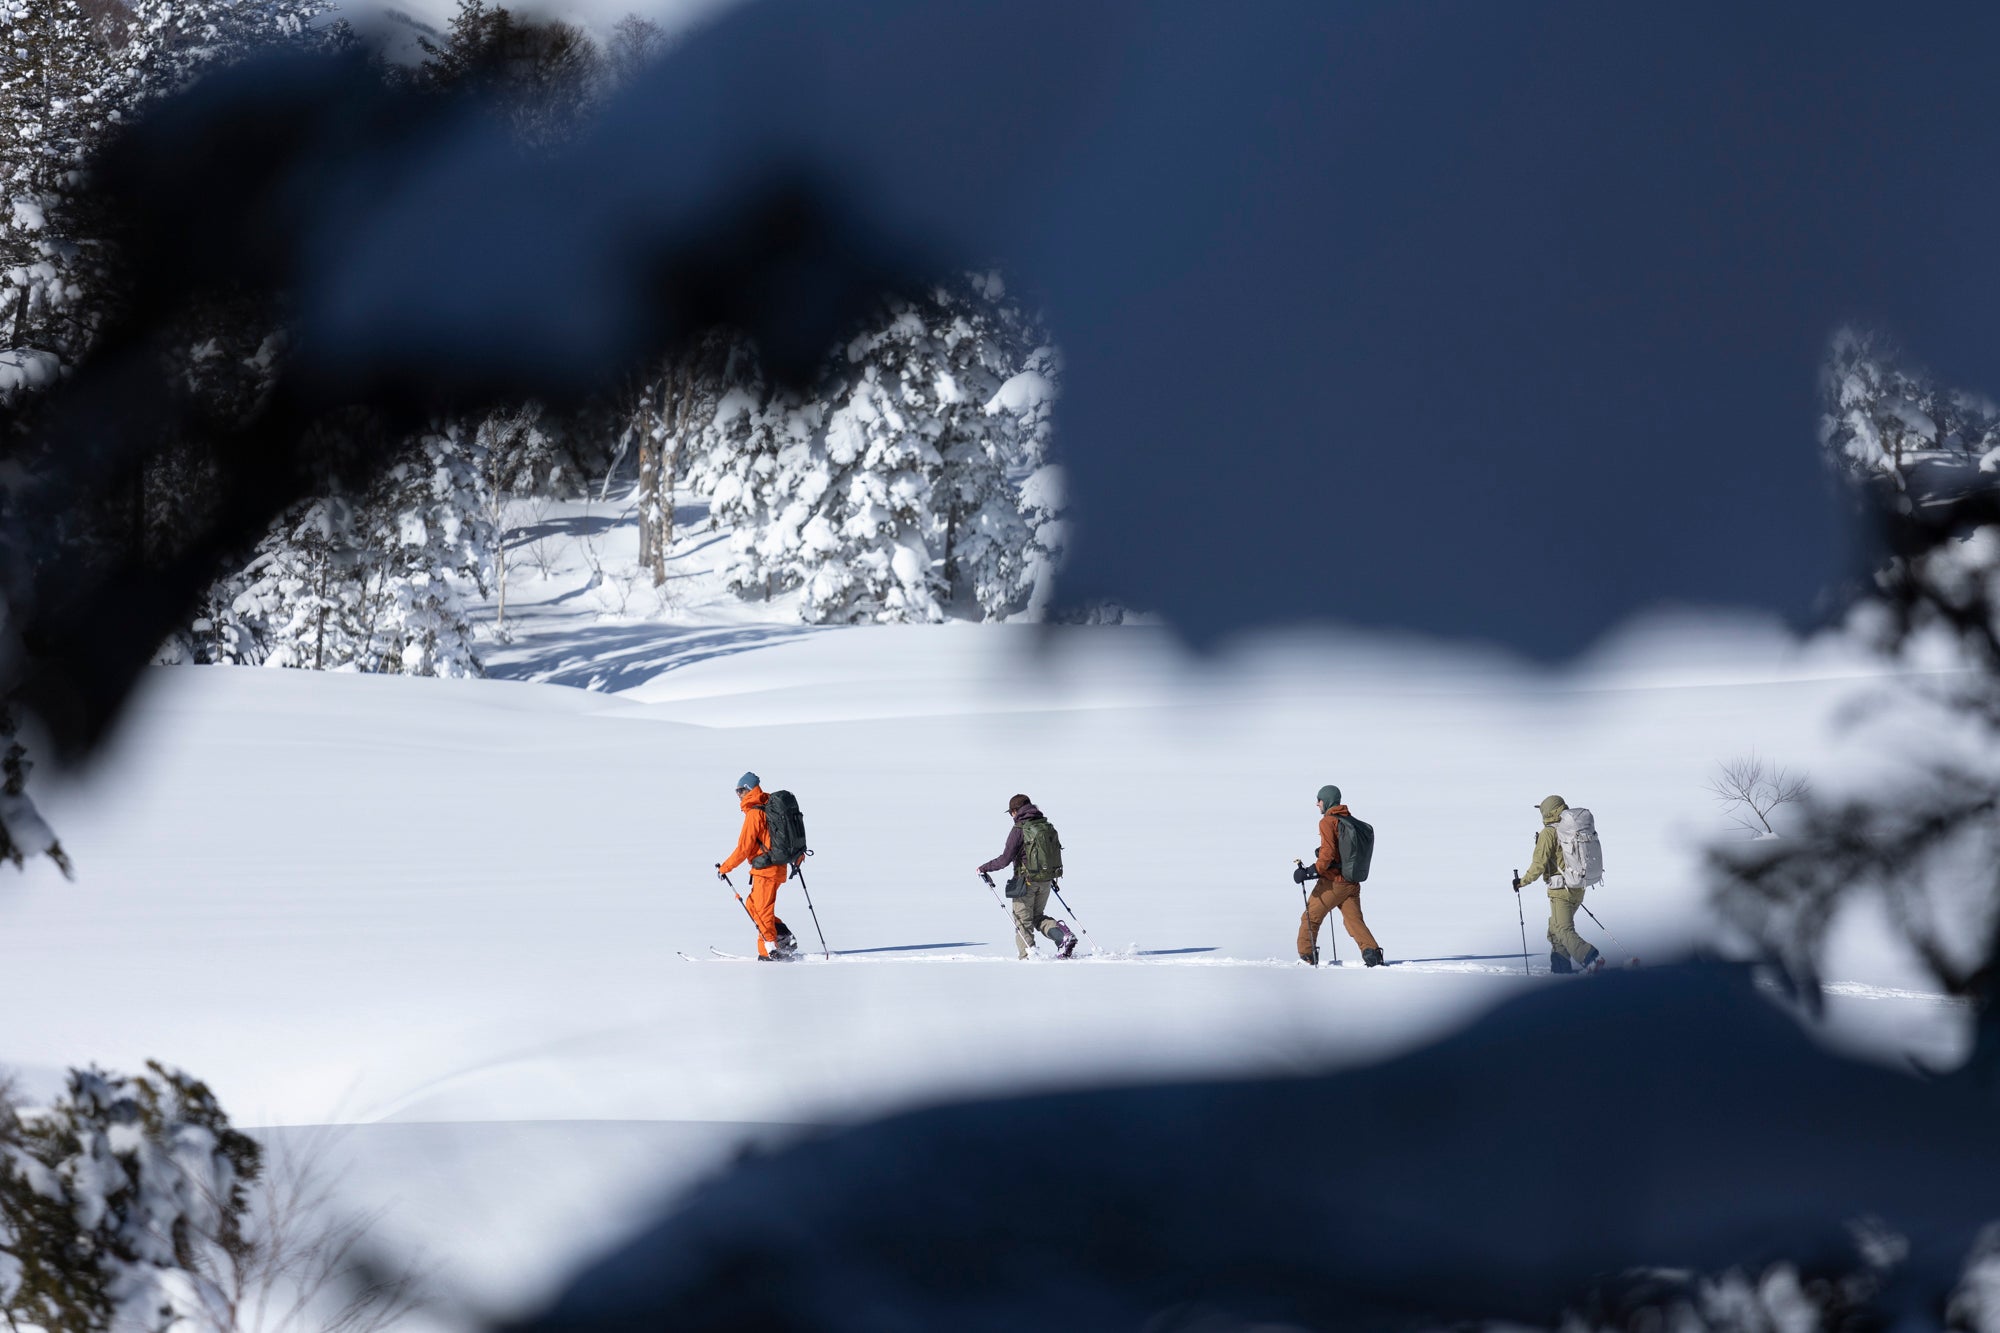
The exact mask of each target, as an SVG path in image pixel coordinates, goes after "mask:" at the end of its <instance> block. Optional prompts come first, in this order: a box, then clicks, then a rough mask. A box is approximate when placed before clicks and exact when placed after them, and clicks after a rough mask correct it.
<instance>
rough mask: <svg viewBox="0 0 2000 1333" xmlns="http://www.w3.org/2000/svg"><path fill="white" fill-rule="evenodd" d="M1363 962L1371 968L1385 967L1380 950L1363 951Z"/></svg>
mask: <svg viewBox="0 0 2000 1333" xmlns="http://www.w3.org/2000/svg"><path fill="white" fill-rule="evenodd" d="M1361 961H1362V962H1364V963H1366V964H1367V965H1368V966H1370V967H1381V966H1382V965H1383V964H1382V951H1381V950H1380V949H1363V950H1362V951H1361Z"/></svg>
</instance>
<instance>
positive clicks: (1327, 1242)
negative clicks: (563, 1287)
mask: <svg viewBox="0 0 2000 1333" xmlns="http://www.w3.org/2000/svg"><path fill="white" fill-rule="evenodd" d="M1992 1126H1993V1108H1992V1104H1991V1102H1990V1101H1987V1100H1984V1099H1981V1098H1978V1097H1975V1096H1974V1095H1972V1094H1971V1093H1970V1092H1968V1091H1966V1090H1964V1089H1963V1088H1962V1087H1961V1086H1959V1085H1957V1084H1953V1083H1949V1082H1944V1083H1924V1082H1920V1081H1917V1080H1915V1079H1913V1078H1911V1077H1907V1076H1904V1075H1901V1074H1898V1073H1894V1072H1890V1071H1888V1070H1885V1069H1882V1068H1879V1067H1876V1066H1871V1065H1864V1064H1860V1063H1856V1062H1853V1061H1850V1060H1846V1059H1842V1058H1839V1057H1836V1056H1834V1055H1831V1054H1829V1053H1827V1052H1826V1051H1824V1050H1822V1049H1821V1048H1819V1047H1818V1046H1816V1045H1814V1043H1813V1042H1812V1041H1811V1040H1810V1039H1809V1038H1808V1036H1807V1035H1806V1034H1805V1032H1804V1031H1803V1030H1802V1029H1801V1028H1800V1027H1799V1026H1798V1025H1797V1024H1796V1023H1795V1022H1794V1021H1793V1020H1792V1019H1791V1018H1790V1017H1788V1016H1787V1015H1786V1014H1785V1013H1784V1012H1783V1011H1782V1010H1781V1009H1780V1008H1779V1007H1778V1006H1777V1005H1775V1004H1773V1003H1771V1002H1769V1001H1768V999H1766V998H1765V997H1763V996H1761V995H1760V994H1759V993H1758V992H1757V989H1756V988H1755V987H1754V985H1753V984H1752V980H1751V976H1750V974H1749V973H1748V972H1747V971H1746V970H1743V969H1740V968H1734V967H1725V966H1721V965H1713V964H1709V965H1689V966H1682V967H1673V968H1663V969H1659V970H1656V971H1651V972H1646V973H1639V974H1615V975H1610V976H1606V977H1603V978H1600V979H1598V980H1595V981H1591V982H1580V983H1577V984H1576V985H1574V986H1570V987H1564V988H1558V989H1552V990H1547V991H1543V992H1541V993H1538V994H1536V995H1534V996H1532V997H1529V998H1525V999H1522V1000H1518V1001H1516V1002H1514V1003H1512V1004H1510V1005H1507V1006H1505V1007H1503V1008H1501V1009H1499V1010H1497V1011H1495V1012H1493V1013H1491V1014H1489V1015H1488V1016H1486V1017H1485V1018H1483V1019H1480V1020H1479V1021H1477V1022H1475V1023H1474V1024H1473V1025H1472V1026H1470V1027H1468V1028H1466V1029H1465V1030H1463V1031H1462V1032H1459V1033H1458V1034H1456V1035H1454V1036H1452V1037H1450V1038H1447V1039H1446V1040H1443V1041H1441V1042H1439V1043H1437V1044H1435V1045H1434V1046H1432V1047H1430V1048H1428V1049H1426V1050H1423V1051H1420V1052H1417V1053H1415V1054H1413V1055H1410V1056H1407V1057H1403V1058H1399V1059H1395V1060H1391V1061H1389V1062H1387V1063H1384V1064H1381V1065H1377V1066H1374V1067H1369V1068H1360V1069H1353V1070H1348V1071H1344V1072H1339V1073H1334V1074H1328V1075H1322V1076H1316V1077H1301V1078H1288V1079H1276V1080H1260V1081H1242V1082H1219V1083H1189V1084H1167V1085H1161V1086H1154V1087H1134V1088H1122V1089H1114V1090H1104V1091H1095V1092H1082V1093H1070V1094H1063V1095H1056V1096H1039V1097H1028V1098H1019V1099H1008V1100H997V1101H987V1102H977V1103H971V1104H966V1105H958V1106H943V1107H938V1108H935V1109H930V1110H924V1111H918V1112H914V1113H911V1114H907V1115H901V1116H896V1117H893V1118H890V1119H887V1120H883V1121H880V1122H877V1123H874V1124H870V1125H865V1126H862V1127H859V1128H856V1129H852V1130H848V1131H845V1132H841V1133H836V1134H832V1135H830V1136H828V1137H825V1138H818V1139H813V1140H809V1141H806V1142H803V1143H800V1144H798V1145H797V1146H794V1147H792V1148H789V1149H787V1150H785V1151H782V1152H778V1153H776V1154H773V1155H771V1156H768V1157H763V1158H758V1159H754V1160H750V1161H747V1162H745V1163H743V1164H741V1165H739V1166H738V1167H736V1168H735V1169H734V1170H732V1171H731V1172H729V1173H728V1174H727V1175H725V1176H723V1177H722V1178H721V1179H719V1180H716V1181H714V1182H713V1183H711V1184H709V1185H707V1186H705V1187H703V1188H702V1189H700V1190H699V1191H698V1192H696V1193H695V1194H693V1195H692V1196H691V1197H689V1198H688V1199H687V1200H686V1201H685V1203H684V1204H683V1205H682V1206H681V1207H680V1208H679V1209H678V1210H677V1211H675V1212H674V1213H672V1214H671V1215H670V1216H668V1217H666V1218H665V1219H664V1220H662V1221H661V1222H660V1223H658V1224H657V1225H656V1226H654V1227H653V1228H652V1229H650V1230H649V1231H647V1232H645V1233H644V1234H643V1235H641V1236H640V1237H638V1238H637V1239H635V1240H633V1241H632V1242H630V1243H629V1244H628V1245H626V1246H625V1247H624V1248H623V1249H622V1250H620V1251H618V1252H617V1253H615V1254H613V1255H611V1256H610V1257H609V1258H607V1259H605V1260H603V1261H602V1262H600V1263H598V1264H597V1265H596V1266H594V1267H592V1268H591V1269H589V1270H587V1271H586V1272H584V1273H583V1274H582V1275H581V1276H579V1277H578V1278H577V1279H576V1281H575V1283H574V1285H573V1286H572V1287H571V1288H570V1290H569V1291H568V1293H567V1294H566V1295H564V1296H563V1297H561V1298H560V1299H559V1300H558V1301H557V1303H556V1304H555V1305H554V1306H553V1308H551V1309H550V1310H549V1311H547V1312H546V1313H545V1314H543V1315H542V1316H540V1317H539V1318H537V1319H535V1320H533V1321H531V1322H530V1323H528V1324H526V1325H524V1326H523V1327H522V1328H521V1329H519V1330H517V1331H516V1333H614V1331H622V1330H628V1329H629V1330H636V1329H641V1328H645V1329H653V1328H668V1327H670V1328H673V1329H676V1330H683V1331H685V1333H695V1331H697V1330H704V1329H717V1330H719V1329H748V1328H756V1329H798V1330H806V1329H813V1330H842V1329H851V1330H856V1331H857V1333H858V1331H859V1330H868V1331H869V1333H885V1331H886V1330H930V1329H954V1330H989V1329H990V1330H999V1329H1077V1330H1093V1331H1097V1333H1101V1331H1103V1330H1114V1329H1135V1330H1136V1329H1141V1328H1146V1329H1165V1328H1183V1327H1196V1326H1199V1327H1203V1328H1230V1327H1244V1326H1249V1325H1254V1324H1257V1323H1259V1321H1283V1322H1284V1323H1285V1324H1286V1325H1287V1326H1292V1325H1297V1326H1302V1327H1306V1328H1313V1329H1341V1328H1347V1329H1361V1328H1393V1327H1417V1326H1425V1327H1437V1326H1446V1325H1451V1324H1454V1323H1459V1322H1462V1321H1489V1320H1499V1321H1513V1322H1517V1323H1524V1324H1530V1325H1540V1326H1550V1325H1553V1324H1555V1323H1557V1322H1559V1321H1560V1319H1561V1318H1562V1317H1563V1315H1564V1314H1565V1312H1580V1313H1584V1314H1585V1315H1586V1316H1588V1315H1590V1314H1593V1313H1595V1314H1600V1315H1601V1314H1603V1313H1604V1312H1605V1311H1607V1310H1615V1309H1618V1308H1624V1309H1627V1310H1629V1309H1630V1308H1631V1306H1630V1304H1629V1301H1630V1300H1631V1299H1632V1293H1633V1292H1634V1291H1636V1290H1638V1289H1639V1288H1640V1287H1641V1286H1642V1285H1643V1284H1645V1283H1647V1282H1649V1281H1650V1282H1657V1280H1658V1276H1659V1272H1660V1270H1662V1269H1673V1270H1686V1271H1690V1272H1693V1273H1696V1274H1701V1273H1709V1274H1720V1273H1725V1272H1728V1271H1730V1270H1737V1271H1741V1272H1747V1273H1749V1274H1751V1275H1753V1276H1754V1275H1756V1274H1758V1273H1761V1272H1763V1271H1764V1270H1765V1269H1766V1268H1767V1266H1770V1265H1774V1264H1780V1263H1784V1264H1790V1265H1793V1266H1795V1267H1796V1269H1797V1271H1798V1272H1799V1273H1801V1274H1803V1275H1806V1276H1808V1277H1810V1276H1812V1275H1815V1274H1819V1275H1834V1276H1837V1275H1842V1274H1854V1273H1857V1272H1863V1271H1867V1270H1869V1266H1870V1264H1876V1265H1883V1255H1884V1253H1888V1254H1891V1255H1894V1254H1896V1253H1898V1252H1899V1251H1900V1249H1901V1246H1902V1245H1904V1244H1906V1245H1907V1250H1906V1251H1904V1252H1901V1257H1900V1259H1899V1260H1897V1261H1895V1262H1893V1263H1890V1264H1887V1265H1884V1266H1883V1268H1882V1271H1880V1272H1879V1273H1878V1274H1877V1275H1876V1276H1877V1278H1878V1280H1877V1281H1876V1282H1875V1283H1874V1285H1873V1287H1872V1290H1871V1289H1869V1288H1867V1287H1850V1288H1849V1290H1850V1292H1857V1291H1858V1292H1859V1293H1860V1295H1859V1296H1858V1297H1856V1298H1855V1299H1858V1301H1859V1302H1860V1305H1861V1306H1862V1310H1861V1313H1862V1314H1863V1315H1864V1317H1867V1318H1871V1319H1872V1318H1880V1319H1882V1320H1883V1321H1885V1322H1887V1323H1890V1324H1902V1323H1903V1321H1905V1320H1909V1321H1914V1322H1912V1323H1910V1324H1907V1325H1904V1326H1933V1327H1934V1326H1938V1325H1940V1324H1941V1323H1943V1321H1944V1312H1945V1308H1946V1303H1947V1300H1948V1298H1949V1296H1950V1294H1951V1292H1952V1291H1953V1289H1954V1287H1955V1286H1956V1285H1957V1283H1958V1280H1959V1276H1960V1274H1961V1272H1962V1271H1963V1269H1964V1266H1965V1264H1966V1261H1967V1259H1968V1256H1969V1255H1970V1254H1971V1252H1972V1251H1973V1250H1974V1248H1975V1246H1976V1243H1977V1241H1978V1238H1979V1233H1980V1231H1981V1228H1982V1227H1983V1226H1984V1225H1985V1224H1986V1223H1988V1222H1989V1221H1991V1220H1993V1219H1994V1218H1995V1217H2000V1142H1996V1139H1995V1136H1994V1134H1993V1132H1992ZM1885 1241H1886V1244H1885V1243H1884V1242H1885ZM1621 1293H1622V1295H1621ZM1621 1302H1623V1304H1622V1305H1621Z"/></svg>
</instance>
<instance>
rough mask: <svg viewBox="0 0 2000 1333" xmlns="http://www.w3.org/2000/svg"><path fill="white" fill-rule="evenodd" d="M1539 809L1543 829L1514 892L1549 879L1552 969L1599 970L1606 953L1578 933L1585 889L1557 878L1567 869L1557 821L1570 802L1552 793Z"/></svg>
mask: <svg viewBox="0 0 2000 1333" xmlns="http://www.w3.org/2000/svg"><path fill="white" fill-rule="evenodd" d="M1537 809H1539V810H1540V811H1541V812H1542V831H1541V832H1540V833H1538V834H1536V835H1535V854H1534V856H1533V857H1531V858H1530V859H1529V861H1528V869H1527V871H1526V872H1525V873H1524V874H1523V875H1522V876H1521V878H1519V879H1517V880H1515V881H1514V892H1516V893H1519V892H1520V891H1521V886H1522V885H1523V884H1533V883H1534V882H1535V881H1536V880H1538V879H1541V880H1547V881H1548V883H1549V971H1551V972H1555V973H1563V972H1571V971H1583V972H1595V971H1597V970H1598V969H1599V968H1601V967H1603V966H1604V957H1603V955H1601V954H1599V953H1598V952H1597V946H1596V945H1594V944H1592V943H1591V942H1590V941H1589V940H1586V939H1585V938H1584V937H1583V936H1581V935H1579V934H1577V933H1576V911H1577V909H1578V908H1579V907H1582V906H1583V890H1582V889H1567V888H1564V887H1562V885H1560V884H1559V883H1557V881H1556V877H1557V876H1558V875H1560V874H1562V872H1563V871H1564V870H1565V869H1567V867H1566V866H1565V865H1564V864H1563V850H1562V844H1561V843H1560V842H1558V841H1557V840H1556V821H1557V820H1559V819H1561V818H1562V817H1563V811H1565V810H1567V809H1569V803H1568V802H1567V801H1565V800H1563V798H1562V797H1560V796H1550V797H1547V798H1545V799H1544V800H1543V801H1542V803H1541V805H1540V806H1538V807H1537ZM1572 963H1573V964H1575V966H1574V967H1572V966H1571V964H1572Z"/></svg>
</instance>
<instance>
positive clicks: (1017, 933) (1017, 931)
mask: <svg viewBox="0 0 2000 1333" xmlns="http://www.w3.org/2000/svg"><path fill="white" fill-rule="evenodd" d="M979 878H981V879H983V880H985V881H986V887H987V888H989V889H991V890H992V891H993V901H994V902H996V903H998V904H999V905H1000V910H1001V911H1003V912H1005V913H1006V914H1007V924H1008V925H1010V926H1012V927H1013V928H1014V942H1015V943H1016V944H1019V943H1020V942H1021V923H1020V922H1018V921H1016V920H1015V919H1014V909H1013V908H1011V907H1009V906H1007V900H1006V899H1005V898H1002V897H1001V896H1000V886H999V885H997V884H995V883H994V882H993V876H991V875H989V874H987V873H986V872H985V871H984V870H982V871H980V872H979ZM1028 947H1029V948H1030V949H1034V948H1035V932H1033V931H1032V930H1031V931H1029V932H1028ZM1035 956H1036V957H1037V958H1039V957H1040V956H1041V951H1040V950H1039V949H1036V950H1035Z"/></svg>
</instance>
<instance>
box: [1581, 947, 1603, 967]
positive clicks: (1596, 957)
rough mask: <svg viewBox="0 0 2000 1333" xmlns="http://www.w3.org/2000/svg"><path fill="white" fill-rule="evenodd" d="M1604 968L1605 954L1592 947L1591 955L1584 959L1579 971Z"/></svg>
mask: <svg viewBox="0 0 2000 1333" xmlns="http://www.w3.org/2000/svg"><path fill="white" fill-rule="evenodd" d="M1603 970H1604V955H1603V954H1601V953H1599V952H1598V951H1597V950H1595V949H1592V950H1591V951H1590V956H1589V957H1587V958H1585V959H1584V960H1583V966H1581V967H1579V968H1578V969H1577V971H1579V972H1585V973H1588V972H1602V971H1603Z"/></svg>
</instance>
